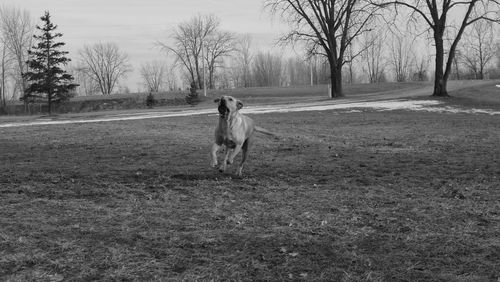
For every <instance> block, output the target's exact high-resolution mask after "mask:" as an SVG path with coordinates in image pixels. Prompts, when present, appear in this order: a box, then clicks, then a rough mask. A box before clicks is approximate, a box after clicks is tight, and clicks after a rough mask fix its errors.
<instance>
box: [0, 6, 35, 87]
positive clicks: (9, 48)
mask: <svg viewBox="0 0 500 282" xmlns="http://www.w3.org/2000/svg"><path fill="white" fill-rule="evenodd" d="M0 28H1V30H0V31H1V34H2V38H1V39H2V44H3V46H2V47H3V50H1V51H2V69H3V71H2V93H3V92H4V91H5V80H6V73H5V72H6V71H7V64H8V63H9V62H10V59H12V60H13V62H14V64H13V65H12V67H13V79H14V89H13V91H12V92H13V96H14V95H15V93H20V96H24V90H25V89H26V87H27V82H26V80H25V78H24V77H23V73H25V72H26V70H27V64H26V61H27V58H28V49H29V48H30V47H31V42H32V37H33V32H34V28H35V26H34V24H33V22H32V20H31V17H30V15H29V13H28V12H27V11H25V10H20V9H18V8H14V7H8V6H0ZM2 95H3V94H2Z"/></svg>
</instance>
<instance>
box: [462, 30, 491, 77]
mask: <svg viewBox="0 0 500 282" xmlns="http://www.w3.org/2000/svg"><path fill="white" fill-rule="evenodd" d="M464 37H465V38H464V44H463V52H462V56H461V57H462V60H463V63H464V64H465V66H466V67H467V69H468V70H469V72H471V73H473V74H474V77H475V78H476V79H484V72H485V68H486V67H487V66H488V64H489V63H491V61H492V59H493V58H494V57H495V51H496V48H495V40H494V36H493V24H492V23H491V22H486V21H477V22H475V23H474V24H473V25H472V28H471V29H470V31H469V32H466V33H465V34H464Z"/></svg>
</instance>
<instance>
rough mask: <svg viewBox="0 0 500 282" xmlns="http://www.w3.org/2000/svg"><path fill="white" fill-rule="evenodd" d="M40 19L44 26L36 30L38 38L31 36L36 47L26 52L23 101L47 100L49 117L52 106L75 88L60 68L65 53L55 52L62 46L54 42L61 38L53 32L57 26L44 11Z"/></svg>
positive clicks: (66, 97)
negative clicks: (38, 32)
mask: <svg viewBox="0 0 500 282" xmlns="http://www.w3.org/2000/svg"><path fill="white" fill-rule="evenodd" d="M40 19H41V20H42V22H43V23H44V25H43V27H40V26H37V27H36V28H37V29H38V30H39V31H40V32H41V34H40V35H34V36H33V38H34V39H35V42H36V45H35V46H33V47H32V50H30V51H29V52H28V53H29V59H28V61H27V64H28V67H29V70H28V72H26V73H25V74H24V75H25V76H26V78H27V80H28V82H29V85H28V89H26V96H25V97H24V99H29V100H30V101H32V100H34V99H35V98H42V99H47V102H48V106H49V114H50V113H51V110H52V104H53V103H58V102H61V101H64V100H67V99H69V98H70V91H71V90H73V89H75V88H76V87H77V86H78V84H73V83H71V82H72V81H73V76H71V75H70V74H68V73H66V71H65V70H63V69H62V68H61V65H66V64H67V63H68V62H69V61H70V59H69V58H67V57H65V55H67V54H68V52H66V51H60V50H59V48H61V47H62V46H64V45H65V43H63V42H55V40H56V39H57V38H59V37H61V36H62V34H61V33H55V32H54V30H55V29H56V28H57V26H56V25H54V24H53V23H52V22H51V21H50V14H49V12H48V11H46V12H45V15H44V16H42V17H41V18H40Z"/></svg>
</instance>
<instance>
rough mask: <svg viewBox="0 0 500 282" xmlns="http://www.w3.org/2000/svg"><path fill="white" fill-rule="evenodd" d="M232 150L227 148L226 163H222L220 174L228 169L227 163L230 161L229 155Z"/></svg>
mask: <svg viewBox="0 0 500 282" xmlns="http://www.w3.org/2000/svg"><path fill="white" fill-rule="evenodd" d="M230 151H231V149H229V148H228V147H227V146H226V153H225V154H224V161H222V164H221V165H220V167H219V171H220V172H224V171H226V168H227V163H228V159H229V154H230V153H231V152H230Z"/></svg>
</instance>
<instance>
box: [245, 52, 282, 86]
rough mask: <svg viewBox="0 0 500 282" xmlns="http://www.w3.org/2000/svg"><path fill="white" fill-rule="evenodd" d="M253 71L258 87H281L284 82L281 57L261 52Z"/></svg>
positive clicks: (256, 57) (255, 59) (256, 58)
mask: <svg viewBox="0 0 500 282" xmlns="http://www.w3.org/2000/svg"><path fill="white" fill-rule="evenodd" d="M252 69H253V71H252V73H253V77H254V81H255V84H256V86H259V87H262V86H281V83H282V82H283V59H282V58H281V56H279V55H274V54H271V53H269V52H268V53H263V52H259V53H257V55H255V58H254V61H253V67H252Z"/></svg>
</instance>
